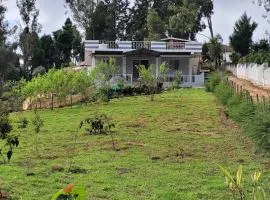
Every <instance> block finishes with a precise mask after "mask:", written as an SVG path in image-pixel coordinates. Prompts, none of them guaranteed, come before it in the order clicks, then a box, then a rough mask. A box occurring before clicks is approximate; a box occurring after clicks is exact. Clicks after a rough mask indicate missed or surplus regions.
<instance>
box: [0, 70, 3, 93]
mask: <svg viewBox="0 0 270 200" xmlns="http://www.w3.org/2000/svg"><path fill="white" fill-rule="evenodd" d="M1 73H2V72H1ZM3 86H4V75H3V74H1V75H0V96H1V95H2V93H3Z"/></svg>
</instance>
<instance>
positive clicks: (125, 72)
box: [122, 56, 127, 75]
mask: <svg viewBox="0 0 270 200" xmlns="http://www.w3.org/2000/svg"><path fill="white" fill-rule="evenodd" d="M122 65H123V66H122V67H123V75H125V74H127V57H126V56H123V64H122Z"/></svg>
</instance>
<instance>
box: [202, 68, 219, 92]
mask: <svg viewBox="0 0 270 200" xmlns="http://www.w3.org/2000/svg"><path fill="white" fill-rule="evenodd" d="M221 76H222V75H221V73H219V72H214V73H212V74H211V75H210V76H209V77H208V80H207V81H206V83H205V88H206V91H207V92H214V91H215V88H216V86H217V85H218V84H219V83H220V82H221V80H222V78H221Z"/></svg>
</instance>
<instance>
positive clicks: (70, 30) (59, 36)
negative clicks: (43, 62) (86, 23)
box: [53, 18, 81, 67]
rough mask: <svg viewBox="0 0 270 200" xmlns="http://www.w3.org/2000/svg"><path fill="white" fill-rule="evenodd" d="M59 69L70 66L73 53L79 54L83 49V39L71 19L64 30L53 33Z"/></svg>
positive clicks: (56, 61)
mask: <svg viewBox="0 0 270 200" xmlns="http://www.w3.org/2000/svg"><path fill="white" fill-rule="evenodd" d="M53 35H54V41H55V47H56V60H55V64H56V66H57V67H61V66H68V65H69V63H70V62H71V56H73V55H72V51H73V53H75V54H76V53H78V52H79V51H80V49H81V45H80V43H81V37H80V34H79V31H78V30H77V29H76V26H74V25H73V24H72V22H71V20H70V19H69V18H67V20H66V22H65V25H64V26H63V27H62V29H60V30H58V31H55V32H54V33H53Z"/></svg>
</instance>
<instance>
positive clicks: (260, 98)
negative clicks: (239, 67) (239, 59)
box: [229, 76, 270, 103]
mask: <svg viewBox="0 0 270 200" xmlns="http://www.w3.org/2000/svg"><path fill="white" fill-rule="evenodd" d="M229 81H230V82H231V83H232V85H233V87H234V88H235V89H236V91H237V92H238V93H240V92H248V93H249V94H250V96H251V97H252V99H253V100H254V101H256V102H261V103H263V102H264V103H265V102H270V89H265V88H262V87H259V86H256V85H254V84H252V83H251V82H250V81H247V80H244V79H239V78H236V77H235V76H230V77H229Z"/></svg>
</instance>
